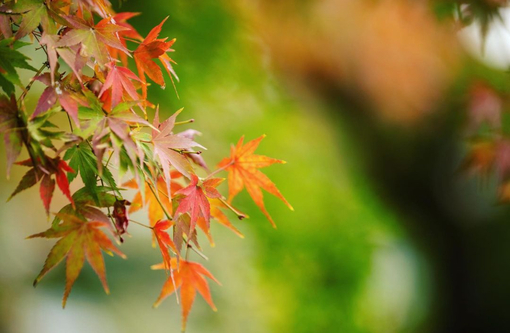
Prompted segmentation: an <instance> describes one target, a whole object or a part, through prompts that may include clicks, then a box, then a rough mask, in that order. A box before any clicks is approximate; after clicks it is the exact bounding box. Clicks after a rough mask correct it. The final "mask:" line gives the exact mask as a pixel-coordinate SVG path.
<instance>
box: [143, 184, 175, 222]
mask: <svg viewBox="0 0 510 333" xmlns="http://www.w3.org/2000/svg"><path fill="white" fill-rule="evenodd" d="M147 185H148V186H149V189H150V190H151V192H152V194H153V195H154V197H155V198H156V200H157V201H158V204H159V206H160V207H161V209H162V210H163V213H165V216H166V218H167V219H168V220H170V221H172V220H173V218H172V216H171V215H170V214H169V213H168V211H167V210H166V207H165V206H164V205H163V203H162V202H161V199H160V198H159V193H156V191H155V190H154V187H153V186H152V184H151V183H150V182H147Z"/></svg>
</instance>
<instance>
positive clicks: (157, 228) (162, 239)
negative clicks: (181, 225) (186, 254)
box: [152, 220, 178, 270]
mask: <svg viewBox="0 0 510 333" xmlns="http://www.w3.org/2000/svg"><path fill="white" fill-rule="evenodd" d="M173 225H174V223H173V222H172V221H168V220H161V221H158V222H157V223H156V224H155V225H154V227H153V228H152V231H153V232H154V237H155V238H156V240H157V242H158V246H159V250H160V251H161V255H162V256H163V263H164V264H165V269H166V270H170V268H171V258H170V253H168V249H172V250H173V251H174V252H175V253H177V254H178V252H177V248H176V247H175V244H174V242H173V241H172V239H171V238H170V235H169V234H168V233H167V232H166V231H165V230H167V229H169V228H170V227H171V226H173Z"/></svg>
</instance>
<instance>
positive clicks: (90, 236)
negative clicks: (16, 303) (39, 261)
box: [28, 215, 126, 307]
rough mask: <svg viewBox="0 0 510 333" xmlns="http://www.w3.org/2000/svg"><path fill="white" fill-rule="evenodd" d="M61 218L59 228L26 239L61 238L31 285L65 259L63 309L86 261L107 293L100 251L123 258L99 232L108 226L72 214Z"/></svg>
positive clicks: (101, 232) (103, 234)
mask: <svg viewBox="0 0 510 333" xmlns="http://www.w3.org/2000/svg"><path fill="white" fill-rule="evenodd" d="M60 218H61V219H62V220H63V222H62V223H61V224H59V225H58V228H50V229H48V230H46V231H44V232H41V233H38V234H34V235H31V236H29V237H28V238H36V237H41V238H60V239H59V240H58V241H57V243H55V245H54V246H53V248H52V249H51V250H50V253H49V254H48V257H47V258H46V261H45V263H44V266H43V268H42V270H41V272H40V273H39V275H38V276H37V277H36V278H35V280H34V286H36V285H37V283H39V281H41V279H42V278H43V277H44V276H45V275H46V274H47V273H48V272H49V271H50V270H52V269H53V268H54V267H56V266H57V265H58V264H59V263H60V262H61V261H62V260H63V259H64V258H67V259H66V286H65V290H64V297H63V299H62V307H65V306H66V302H67V297H68V296H69V293H70V292H71V288H72V287H73V284H74V282H75V281H76V279H77V278H78V276H79V275H80V272H81V270H82V268H83V264H84V262H85V258H86V259H87V261H88V263H89V264H90V266H92V268H93V269H94V271H95V272H96V274H97V276H98V277H99V280H100V281H101V283H102V284H103V288H104V290H105V292H106V293H107V294H109V293H110V289H109V287H108V283H107V281H106V268H105V264H104V259H103V255H102V254H101V250H103V251H104V252H106V253H107V254H109V255H113V253H116V254H117V255H118V256H120V257H121V258H126V256H125V255H124V254H123V253H122V252H120V251H119V250H118V249H117V247H115V246H114V245H113V243H112V242H111V240H110V239H109V238H108V236H107V235H106V234H105V233H104V232H103V231H101V230H100V229H99V228H101V227H105V228H109V225H108V224H107V223H104V222H100V221H90V222H87V221H85V220H81V219H79V218H77V217H75V216H72V215H60ZM110 230H111V229H110Z"/></svg>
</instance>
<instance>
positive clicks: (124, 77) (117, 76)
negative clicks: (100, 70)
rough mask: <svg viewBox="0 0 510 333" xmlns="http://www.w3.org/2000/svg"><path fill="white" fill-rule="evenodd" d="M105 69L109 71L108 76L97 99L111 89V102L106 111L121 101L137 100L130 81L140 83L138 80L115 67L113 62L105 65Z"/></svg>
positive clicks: (122, 68) (130, 73) (127, 70)
mask: <svg viewBox="0 0 510 333" xmlns="http://www.w3.org/2000/svg"><path fill="white" fill-rule="evenodd" d="M106 67H108V69H109V72H108V76H107V77H106V81H105V82H104V84H103V87H102V88H101V91H100V92H99V96H98V97H101V96H102V95H103V94H104V93H105V91H106V90H108V89H111V100H110V101H109V104H108V105H109V107H108V108H107V109H111V108H114V107H116V106H117V105H118V104H119V103H120V102H121V101H122V100H129V98H131V100H132V101H136V100H138V99H139V96H138V93H137V92H136V88H135V86H134V85H133V83H132V82H131V81H130V80H135V81H139V82H141V81H140V79H139V78H138V77H137V76H136V75H135V74H134V73H133V72H131V71H130V70H129V69H127V68H125V67H120V66H116V65H115V63H114V62H111V63H109V64H107V65H106ZM126 94H127V95H126ZM125 96H127V97H128V98H125Z"/></svg>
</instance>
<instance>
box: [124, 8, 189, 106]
mask: <svg viewBox="0 0 510 333" xmlns="http://www.w3.org/2000/svg"><path fill="white" fill-rule="evenodd" d="M167 19H168V17H166V18H165V19H164V20H163V21H162V22H161V23H160V24H159V25H157V26H156V27H154V28H153V29H152V30H151V31H150V32H149V34H148V35H147V36H146V37H145V39H144V40H143V42H142V43H141V44H140V45H139V46H138V48H137V49H136V50H135V52H134V53H133V57H134V58H135V62H136V68H137V69H138V74H139V76H140V79H141V80H142V82H143V85H142V97H143V98H144V99H146V98H147V80H146V78H145V75H146V74H147V76H148V77H150V78H151V80H153V81H154V82H156V83H157V84H159V85H160V86H162V87H164V86H165V80H164V79H163V73H162V71H161V69H160V68H159V66H158V65H157V64H156V63H155V62H154V60H153V59H156V58H157V59H159V60H160V61H161V63H162V65H163V67H164V68H165V70H166V71H167V73H168V75H169V76H170V80H172V83H173V78H172V76H173V77H175V79H176V80H177V81H179V78H178V77H177V75H176V74H175V72H174V70H173V67H172V64H171V63H175V62H174V61H173V60H172V59H171V58H170V57H169V56H168V54H167V52H173V49H171V48H170V47H171V46H172V45H173V44H174V43H175V38H174V39H172V40H170V41H169V42H167V41H166V40H167V38H162V39H158V38H157V37H158V36H159V33H160V32H161V28H162V27H163V24H164V23H165V21H166V20H167Z"/></svg>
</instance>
